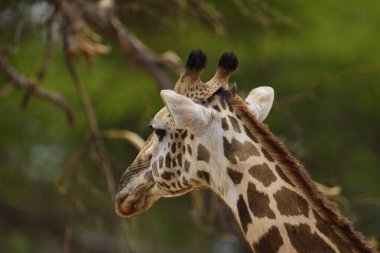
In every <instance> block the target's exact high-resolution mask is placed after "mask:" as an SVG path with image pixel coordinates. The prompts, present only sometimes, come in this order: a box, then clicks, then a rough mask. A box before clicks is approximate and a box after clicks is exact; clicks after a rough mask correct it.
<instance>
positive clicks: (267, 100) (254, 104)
mask: <svg viewBox="0 0 380 253" xmlns="http://www.w3.org/2000/svg"><path fill="white" fill-rule="evenodd" d="M273 100H274V90H273V89H272V88H271V87H269V86H261V87H258V88H255V89H253V90H252V91H251V92H250V93H249V95H248V97H247V98H246V99H245V101H246V102H247V103H248V107H249V108H250V109H251V111H252V112H253V114H255V115H256V118H257V119H258V120H259V121H264V120H265V118H266V117H267V116H268V114H269V112H270V109H271V108H272V105H273Z"/></svg>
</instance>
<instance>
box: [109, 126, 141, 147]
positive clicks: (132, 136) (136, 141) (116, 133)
mask: <svg viewBox="0 0 380 253" xmlns="http://www.w3.org/2000/svg"><path fill="white" fill-rule="evenodd" d="M102 134H103V136H104V137H107V138H113V139H125V140H127V141H128V142H130V143H131V144H132V145H133V146H134V147H135V148H136V149H137V150H140V149H141V148H142V147H143V146H144V144H145V141H144V140H143V139H142V138H141V137H140V136H139V135H137V134H136V133H134V132H131V131H127V130H119V129H110V130H106V131H103V132H102Z"/></svg>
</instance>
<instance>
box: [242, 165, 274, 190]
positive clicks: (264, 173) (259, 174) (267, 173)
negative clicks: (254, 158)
mask: <svg viewBox="0 0 380 253" xmlns="http://www.w3.org/2000/svg"><path fill="white" fill-rule="evenodd" d="M248 172H249V174H251V176H252V177H254V178H256V179H257V180H259V181H260V182H261V183H262V184H263V185H264V186H265V187H267V186H269V185H270V184H271V183H272V182H274V181H276V179H277V178H276V176H275V175H274V174H273V172H272V170H271V169H270V168H269V166H268V164H266V163H263V164H257V165H255V166H252V167H251V168H250V169H249V170H248Z"/></svg>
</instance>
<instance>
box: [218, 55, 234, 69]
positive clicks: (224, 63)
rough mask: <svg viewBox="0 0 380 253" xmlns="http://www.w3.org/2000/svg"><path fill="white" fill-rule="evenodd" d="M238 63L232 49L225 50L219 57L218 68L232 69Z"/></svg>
mask: <svg viewBox="0 0 380 253" xmlns="http://www.w3.org/2000/svg"><path fill="white" fill-rule="evenodd" d="M238 65H239V62H238V59H237V57H236V55H235V54H234V53H233V52H232V51H227V52H225V53H224V54H223V55H222V57H220V60H219V68H223V69H226V70H230V71H234V70H235V69H236V68H237V67H238Z"/></svg>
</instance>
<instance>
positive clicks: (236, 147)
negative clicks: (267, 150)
mask: <svg viewBox="0 0 380 253" xmlns="http://www.w3.org/2000/svg"><path fill="white" fill-rule="evenodd" d="M223 148H224V155H225V156H226V158H227V159H228V160H229V161H230V162H231V163H233V164H236V163H237V161H236V158H235V157H238V158H239V160H240V161H246V160H247V159H248V158H250V157H251V156H260V153H259V151H258V150H257V148H256V147H255V146H254V145H253V144H252V143H251V142H249V141H245V142H244V143H241V142H240V141H238V140H236V139H235V138H232V141H231V142H229V141H228V140H227V138H226V137H223Z"/></svg>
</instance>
